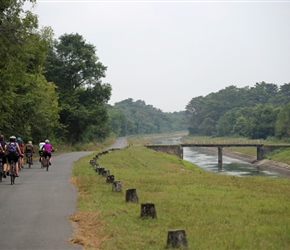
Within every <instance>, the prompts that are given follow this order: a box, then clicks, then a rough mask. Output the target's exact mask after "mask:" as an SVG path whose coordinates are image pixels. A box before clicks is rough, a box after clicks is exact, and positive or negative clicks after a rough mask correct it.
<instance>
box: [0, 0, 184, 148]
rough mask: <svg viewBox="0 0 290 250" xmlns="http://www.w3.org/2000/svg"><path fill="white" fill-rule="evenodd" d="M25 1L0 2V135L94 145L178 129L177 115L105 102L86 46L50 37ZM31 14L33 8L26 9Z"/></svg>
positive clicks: (101, 69) (98, 70) (98, 67)
mask: <svg viewBox="0 0 290 250" xmlns="http://www.w3.org/2000/svg"><path fill="white" fill-rule="evenodd" d="M25 2H30V3H32V4H33V7H34V6H35V4H36V1H35V0H19V1H14V0H2V1H1V3H0V58H1V60H0V86H1V88H0V95H1V99H0V110H1V112H0V120H1V126H0V132H1V133H2V134H5V135H6V136H9V135H12V134H14V135H16V136H21V137H23V138H24V140H34V141H37V140H40V139H44V138H50V139H52V140H55V141H59V142H62V143H71V144H74V143H80V142H89V141H101V140H104V139H106V138H107V137H108V136H109V135H110V133H112V132H113V133H115V134H116V135H117V136H118V135H128V134H138V133H159V132H164V131H174V130H176V129H178V128H180V127H179V126H178V125H177V122H176V121H177V120H180V117H181V116H180V114H174V115H173V116H174V118H173V116H172V115H170V114H164V113H163V112H162V111H161V110H158V109H156V108H154V107H152V106H150V105H146V104H145V102H144V101H140V100H139V101H137V102H134V101H133V100H125V101H123V102H120V103H118V104H116V107H115V106H111V105H108V101H109V100H110V97H111V91H112V87H111V85H110V84H109V83H103V82H102V79H103V78H104V77H105V76H106V70H107V67H106V66H104V65H103V64H102V63H101V62H100V60H99V58H98V56H97V54H96V48H95V46H94V45H92V44H89V43H87V42H86V41H85V39H84V38H83V37H82V36H81V35H79V34H64V35H62V36H60V37H59V38H58V39H55V38H54V33H53V30H52V29H51V28H50V27H44V28H42V29H40V28H39V26H38V25H39V24H38V17H37V16H36V15H35V14H34V13H33V12H32V11H31V10H24V8H23V7H24V4H25ZM32 9H33V8H32Z"/></svg>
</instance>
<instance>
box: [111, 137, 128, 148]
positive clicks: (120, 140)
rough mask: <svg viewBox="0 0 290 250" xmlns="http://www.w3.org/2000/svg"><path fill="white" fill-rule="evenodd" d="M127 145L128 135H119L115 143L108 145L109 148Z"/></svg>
mask: <svg viewBox="0 0 290 250" xmlns="http://www.w3.org/2000/svg"><path fill="white" fill-rule="evenodd" d="M126 146H127V139H126V137H119V138H117V139H116V141H115V143H114V144H113V145H111V146H110V147H108V149H121V148H124V147H126Z"/></svg>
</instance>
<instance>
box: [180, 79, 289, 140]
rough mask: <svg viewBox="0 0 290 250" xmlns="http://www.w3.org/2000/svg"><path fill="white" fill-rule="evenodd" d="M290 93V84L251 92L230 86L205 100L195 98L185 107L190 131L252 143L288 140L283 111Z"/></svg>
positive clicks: (265, 86) (264, 86) (257, 87)
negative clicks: (252, 140) (246, 138)
mask: <svg viewBox="0 0 290 250" xmlns="http://www.w3.org/2000/svg"><path fill="white" fill-rule="evenodd" d="M289 93H290V83H288V84H286V83H285V84H284V85H282V86H280V88H279V87H278V86H277V85H275V84H273V83H265V82H261V83H256V85H255V86H254V87H252V88H249V87H244V88H237V87H235V86H229V87H227V88H225V89H222V90H220V91H219V92H217V93H211V94H209V95H207V96H205V97H201V96H199V97H195V98H193V99H192V100H191V101H190V102H189V103H188V105H187V106H186V112H185V121H186V123H187V126H188V131H189V133H190V134H192V135H208V136H210V135H211V136H230V135H238V136H245V137H249V138H252V139H265V138H267V137H271V136H277V137H279V138H282V137H289V133H288V132H287V128H288V127H289V126H288V124H289V119H288V118H287V117H288V115H287V114H288V113H289V111H287V108H286V107H285V108H284V106H285V104H287V103H289V102H290V98H289ZM279 112H282V113H281V114H280V115H279ZM287 112H288V113H287ZM284 118H286V119H284Z"/></svg>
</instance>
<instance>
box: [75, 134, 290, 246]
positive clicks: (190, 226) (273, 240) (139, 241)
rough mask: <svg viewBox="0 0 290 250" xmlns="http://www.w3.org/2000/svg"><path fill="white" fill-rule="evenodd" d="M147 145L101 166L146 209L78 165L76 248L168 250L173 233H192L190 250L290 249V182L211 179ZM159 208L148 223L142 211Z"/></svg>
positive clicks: (85, 161) (135, 145)
mask: <svg viewBox="0 0 290 250" xmlns="http://www.w3.org/2000/svg"><path fill="white" fill-rule="evenodd" d="M141 141H142V139H140V138H136V137H134V138H132V140H131V141H130V145H131V146H130V147H128V148H126V149H122V150H115V151H113V152H110V153H109V154H104V155H102V156H101V157H100V159H99V160H98V162H99V164H100V166H102V167H104V168H106V169H109V170H110V172H111V174H113V175H114V176H115V180H121V181H122V186H123V191H124V192H125V190H126V189H129V188H136V191H137V194H138V197H139V203H138V204H137V203H131V202H129V203H128V202H125V193H124V192H123V193H116V192H112V186H111V184H107V183H106V181H105V178H104V177H101V176H100V175H98V174H97V173H96V172H95V171H94V170H93V168H92V166H91V165H90V164H89V160H91V159H92V158H93V157H94V155H91V156H88V157H84V158H82V159H80V160H78V161H77V162H76V165H75V167H74V169H73V177H72V181H73V182H74V183H75V185H76V186H77V188H78V191H79V198H78V202H77V207H78V211H77V212H76V213H75V214H73V215H72V216H71V220H73V221H76V222H77V223H78V225H79V227H78V229H79V230H78V231H77V232H76V235H75V236H74V238H73V239H72V240H71V241H72V242H75V243H80V244H83V245H84V249H86V250H87V249H103V250H105V249H110V250H112V249H118V250H120V249H146V250H148V249H154V250H155V249H165V247H166V241H167V232H168V231H169V230H174V229H184V230H185V231H186V235H187V240H188V246H189V248H188V249H263V250H264V249H289V247H290V228H289V224H290V216H289V215H290V198H289V195H288V193H289V192H290V185H289V181H290V180H289V179H277V178H276V179H273V178H265V177H235V176H226V175H218V174H214V173H209V172H206V171H203V170H202V169H200V168H198V167H197V166H195V165H194V164H192V163H189V162H187V161H184V160H181V159H179V158H176V157H174V156H170V155H167V154H163V153H160V152H156V151H153V150H150V149H147V148H145V147H144V146H143V145H142V144H143V141H142V142H141ZM147 202H152V203H154V204H155V207H156V212H157V219H152V218H149V219H141V218H140V204H141V203H147Z"/></svg>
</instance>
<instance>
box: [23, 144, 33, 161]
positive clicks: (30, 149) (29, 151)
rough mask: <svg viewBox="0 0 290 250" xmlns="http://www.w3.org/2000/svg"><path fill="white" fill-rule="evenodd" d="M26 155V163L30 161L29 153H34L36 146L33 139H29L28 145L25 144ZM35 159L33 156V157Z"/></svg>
mask: <svg viewBox="0 0 290 250" xmlns="http://www.w3.org/2000/svg"><path fill="white" fill-rule="evenodd" d="M24 152H25V155H26V159H27V160H26V163H28V154H31V155H32V157H33V153H34V146H33V144H32V141H29V142H28V143H27V144H26V145H25V149H24ZM32 159H33V158H32ZM31 165H33V162H31Z"/></svg>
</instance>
